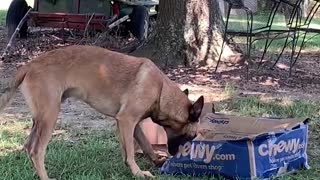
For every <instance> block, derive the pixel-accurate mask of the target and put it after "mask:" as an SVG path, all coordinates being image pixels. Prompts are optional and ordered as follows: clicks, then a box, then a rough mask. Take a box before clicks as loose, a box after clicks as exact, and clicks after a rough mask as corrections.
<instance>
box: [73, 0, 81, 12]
mask: <svg viewBox="0 0 320 180" xmlns="http://www.w3.org/2000/svg"><path fill="white" fill-rule="evenodd" d="M73 7H74V13H76V14H78V13H79V12H80V0H73Z"/></svg>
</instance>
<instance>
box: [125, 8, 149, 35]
mask: <svg viewBox="0 0 320 180" xmlns="http://www.w3.org/2000/svg"><path fill="white" fill-rule="evenodd" d="M129 17H130V20H131V21H130V23H129V31H130V32H131V33H132V34H133V35H134V36H135V37H136V38H137V39H138V40H139V41H143V40H145V39H146V38H147V36H148V28H149V10H148V8H146V7H145V6H135V7H134V8H133V10H132V13H131V14H130V15H129Z"/></svg>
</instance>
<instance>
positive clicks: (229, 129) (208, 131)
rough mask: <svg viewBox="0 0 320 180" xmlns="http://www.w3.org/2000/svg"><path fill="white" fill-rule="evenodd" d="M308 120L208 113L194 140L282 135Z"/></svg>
mask: <svg viewBox="0 0 320 180" xmlns="http://www.w3.org/2000/svg"><path fill="white" fill-rule="evenodd" d="M309 120H310V119H308V118H287V119H279V118H254V117H243V116H232V115H225V114H218V113H207V114H206V115H204V116H203V117H202V118H201V120H200V129H199V134H198V136H197V137H196V138H195V139H194V140H202V141H226V140H240V139H255V138H258V137H259V136H264V135H268V134H269V135H271V134H276V133H282V132H285V131H288V130H291V129H294V128H296V127H298V126H300V125H301V124H306V123H308V122H309Z"/></svg>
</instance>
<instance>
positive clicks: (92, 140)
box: [0, 122, 209, 180]
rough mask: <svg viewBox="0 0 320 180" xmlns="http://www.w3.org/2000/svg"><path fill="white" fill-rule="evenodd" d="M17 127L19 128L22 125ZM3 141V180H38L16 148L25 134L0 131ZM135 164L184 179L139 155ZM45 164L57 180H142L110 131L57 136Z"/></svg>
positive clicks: (166, 177)
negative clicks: (135, 175) (131, 167)
mask: <svg viewBox="0 0 320 180" xmlns="http://www.w3.org/2000/svg"><path fill="white" fill-rule="evenodd" d="M17 124H18V126H19V122H17V123H15V125H17ZM0 137H1V139H2V140H1V142H2V143H1V144H0V148H2V149H3V152H2V153H1V154H0V162H1V163H0V174H1V177H0V179H4V180H25V179H28V180H32V179H37V176H36V175H35V172H34V170H33V168H32V165H31V161H29V159H28V158H27V155H26V153H25V152H24V151H22V150H17V149H21V148H14V147H15V146H13V145H20V146H21V145H22V144H23V143H24V141H25V138H26V135H25V133H23V132H20V133H17V132H14V133H13V132H11V131H9V130H5V131H2V130H0ZM17 137H19V138H17ZM4 142H6V143H4ZM136 160H137V163H138V165H139V166H140V168H141V169H142V170H149V171H151V172H152V173H153V174H154V175H157V178H156V179H160V180H161V179H163V180H164V179H172V180H174V179H181V177H178V178H174V177H170V176H164V175H160V174H159V171H158V169H157V168H155V167H154V166H153V165H152V164H151V163H150V162H149V161H148V160H147V159H146V158H144V157H140V156H137V155H136ZM45 162H46V168H47V171H48V175H49V177H51V178H56V179H57V180H60V179H61V180H65V179H68V180H100V179H101V180H102V179H117V180H118V179H120V180H121V179H123V180H127V179H139V178H134V177H133V176H132V175H131V173H130V171H129V170H128V168H127V167H126V166H125V165H124V163H123V161H122V156H121V151H120V149H119V143H118V138H117V137H116V136H115V134H114V132H111V131H108V132H100V133H99V134H93V133H92V132H89V131H88V132H81V133H79V134H74V135H72V137H71V139H70V137H69V135H67V134H60V135H58V136H55V137H53V139H52V141H51V142H50V143H49V145H48V148H47V153H46V159H45ZM184 178H187V177H184ZM187 179H188V178H187ZM190 179H192V178H190ZM205 179H206V178H205ZM208 179H209V178H208Z"/></svg>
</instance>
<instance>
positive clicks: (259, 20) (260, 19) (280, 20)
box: [229, 13, 320, 52]
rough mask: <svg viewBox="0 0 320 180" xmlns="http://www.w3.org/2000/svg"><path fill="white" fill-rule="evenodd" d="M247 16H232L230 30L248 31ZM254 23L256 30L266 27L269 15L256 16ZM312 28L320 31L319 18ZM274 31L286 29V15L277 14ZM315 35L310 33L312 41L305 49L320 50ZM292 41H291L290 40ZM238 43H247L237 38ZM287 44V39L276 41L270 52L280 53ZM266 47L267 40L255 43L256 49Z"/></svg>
mask: <svg viewBox="0 0 320 180" xmlns="http://www.w3.org/2000/svg"><path fill="white" fill-rule="evenodd" d="M244 17H245V16H243V17H242V16H230V20H229V22H230V23H229V29H230V30H237V31H239V30H240V31H243V32H245V31H246V28H247V24H246V23H247V21H246V18H244ZM253 20H254V23H253V29H256V28H260V27H263V26H265V25H266V23H267V21H268V13H260V14H258V15H254V18H253ZM310 27H311V28H315V29H320V19H319V18H314V19H313V21H312V23H311V26H310ZM272 29H275V30H283V29H286V25H285V17H284V15H281V14H276V16H275V18H274V21H273V24H272ZM314 35H315V34H314V33H309V34H308V35H307V38H306V39H310V40H309V41H308V43H307V44H306V45H305V49H313V50H314V49H315V48H316V49H318V48H320V44H319V42H320V36H315V37H313V36H314ZM280 37H286V34H284V35H282V36H280ZM302 37H303V35H301V38H299V39H300V41H299V42H298V46H300V44H301V43H300V42H301V40H302ZM289 40H290V39H289ZM237 41H238V42H240V43H245V39H244V38H237ZM284 43H285V38H280V39H276V40H274V41H273V43H272V44H271V46H270V48H269V51H270V52H278V51H279V50H280V49H281V48H282V47H283V44H284ZM264 45H265V40H264V39H262V40H258V41H256V42H255V43H254V47H255V48H256V49H258V50H259V49H263V48H264Z"/></svg>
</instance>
